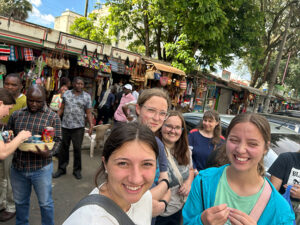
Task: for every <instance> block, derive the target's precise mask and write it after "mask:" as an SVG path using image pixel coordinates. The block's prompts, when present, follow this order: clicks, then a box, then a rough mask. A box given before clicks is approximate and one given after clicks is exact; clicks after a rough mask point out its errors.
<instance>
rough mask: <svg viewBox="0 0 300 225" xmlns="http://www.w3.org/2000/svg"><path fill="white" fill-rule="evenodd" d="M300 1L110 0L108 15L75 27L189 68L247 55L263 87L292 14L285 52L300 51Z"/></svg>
mask: <svg viewBox="0 0 300 225" xmlns="http://www.w3.org/2000/svg"><path fill="white" fill-rule="evenodd" d="M299 4H300V3H299V2H298V0H253V1H249V0H232V1H226V0H189V1H186V0H107V1H106V6H107V7H109V14H108V15H107V16H101V15H96V14H93V15H90V16H89V17H88V18H81V19H77V21H76V22H75V24H74V25H73V26H72V28H73V29H72V33H73V34H76V35H79V36H82V37H84V38H88V39H91V40H96V41H100V42H103V43H112V42H116V41H118V40H126V41H128V42H129V45H128V46H127V48H128V49H129V50H132V51H135V52H138V53H142V54H145V55H146V56H152V57H157V58H158V59H163V60H165V61H168V62H171V63H172V65H173V66H175V67H177V68H179V69H182V70H184V71H185V72H187V73H189V72H191V71H193V70H194V69H195V68H196V67H198V68H199V67H200V68H202V69H211V70H214V66H215V65H216V64H220V65H221V66H223V67H227V66H229V65H230V64H231V63H232V61H233V58H234V57H239V58H243V60H244V62H245V63H246V64H247V66H248V68H249V71H250V73H251V78H252V80H251V86H256V87H260V86H261V85H262V84H264V83H265V82H268V81H269V80H270V76H271V74H272V71H273V70H274V66H273V65H274V63H275V61H274V60H275V57H274V56H275V55H277V54H278V50H279V46H280V43H281V40H282V38H283V35H284V27H285V24H286V21H287V18H288V17H289V16H292V19H291V24H290V28H289V33H288V36H287V40H286V44H285V47H284V48H283V56H282V58H283V59H286V58H287V55H288V52H291V58H292V59H293V58H294V57H296V56H297V54H298V47H297V46H299V43H300V39H299V38H300V33H299V27H300V24H299V23H300V21H299V18H298V17H297V15H299V12H300V9H299ZM291 5H293V13H292V14H291V13H289V11H288V9H289V8H290V6H291ZM98 6H99V5H98ZM99 18H100V19H99ZM280 73H281V70H280Z"/></svg>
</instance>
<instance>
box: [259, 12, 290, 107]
mask: <svg viewBox="0 0 300 225" xmlns="http://www.w3.org/2000/svg"><path fill="white" fill-rule="evenodd" d="M290 12H291V9H290ZM291 18H292V16H289V17H288V20H287V22H286V25H285V30H284V35H283V38H282V41H281V44H280V47H279V52H278V55H277V58H276V64H275V68H274V70H273V73H272V74H271V77H270V82H269V85H268V86H269V89H268V94H267V96H266V101H265V104H264V108H263V112H264V113H267V112H268V109H269V105H270V100H271V96H272V95H273V90H274V85H275V82H276V77H277V74H278V70H279V64H280V60H281V58H282V54H283V48H284V45H285V42H286V37H287V35H288V31H289V28H290V25H291Z"/></svg>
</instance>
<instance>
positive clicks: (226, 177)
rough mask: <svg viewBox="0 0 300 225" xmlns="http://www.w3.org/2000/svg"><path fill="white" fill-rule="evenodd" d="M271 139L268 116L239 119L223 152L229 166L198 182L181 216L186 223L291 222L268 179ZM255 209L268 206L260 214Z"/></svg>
mask: <svg viewBox="0 0 300 225" xmlns="http://www.w3.org/2000/svg"><path fill="white" fill-rule="evenodd" d="M270 139H271V135H270V126H269V123H268V121H267V120H266V119H265V118H264V117H262V116H260V115H257V114H247V113H246V114H240V115H238V116H236V117H235V118H234V119H233V120H232V121H231V123H230V125H229V127H228V129H227V139H226V144H225V145H224V149H223V150H221V151H224V152H226V156H227V157H228V159H229V162H230V164H229V165H225V166H222V167H220V168H210V169H207V170H203V171H201V172H200V173H199V175H198V176H197V177H196V178H195V180H194V182H193V184H192V188H191V191H190V194H189V197H188V200H187V202H186V204H185V206H184V208H183V212H182V215H183V221H184V224H205V225H207V224H213V225H216V224H233V225H235V224H244V225H246V224H247V225H248V224H250V225H251V224H262V225H265V224H276V225H277V224H293V220H294V219H295V215H294V213H293V212H292V210H291V209H290V207H289V206H288V204H287V202H286V200H285V199H284V198H283V197H282V196H281V195H280V194H279V193H278V192H277V191H276V189H275V188H274V187H273V186H272V184H271V183H270V181H269V180H268V179H266V178H265V177H264V172H265V171H264V167H263V157H264V155H265V154H266V153H267V151H268V148H269V144H270ZM262 196H264V197H266V196H267V197H266V199H265V200H261V197H262ZM257 202H259V203H258V204H257ZM257 205H259V206H263V205H265V207H261V213H258V212H257ZM253 209H254V210H253Z"/></svg>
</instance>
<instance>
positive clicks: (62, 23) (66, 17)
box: [54, 10, 82, 33]
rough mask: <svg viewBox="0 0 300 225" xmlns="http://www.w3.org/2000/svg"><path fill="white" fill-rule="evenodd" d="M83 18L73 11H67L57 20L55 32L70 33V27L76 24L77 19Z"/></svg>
mask: <svg viewBox="0 0 300 225" xmlns="http://www.w3.org/2000/svg"><path fill="white" fill-rule="evenodd" d="M79 17H82V15H80V14H77V13H74V12H72V11H69V10H67V11H65V12H63V13H62V14H61V16H58V17H56V18H55V21H54V30H58V31H61V32H65V33H70V27H71V25H72V24H73V23H74V21H75V19H76V18H79Z"/></svg>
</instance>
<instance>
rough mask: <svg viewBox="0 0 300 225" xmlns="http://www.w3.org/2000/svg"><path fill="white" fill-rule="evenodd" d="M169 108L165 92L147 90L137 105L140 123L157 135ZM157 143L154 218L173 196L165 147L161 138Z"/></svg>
mask: <svg viewBox="0 0 300 225" xmlns="http://www.w3.org/2000/svg"><path fill="white" fill-rule="evenodd" d="M169 107H170V99H169V95H168V93H167V92H166V91H165V90H163V89H160V88H152V89H146V90H144V91H143V92H142V93H141V94H140V96H139V98H138V101H137V104H136V113H137V115H138V121H139V122H140V123H142V124H144V125H146V126H148V127H149V128H150V129H151V130H152V132H153V133H156V132H157V131H158V130H159V129H160V128H161V126H162V125H163V123H164V121H165V120H166V118H167V116H168V109H169ZM156 141H157V145H158V148H159V156H158V167H157V170H156V176H155V180H154V184H153V186H152V188H151V194H152V199H153V202H152V203H153V206H152V209H153V211H152V215H153V217H155V216H157V215H160V214H161V213H163V212H164V211H165V210H166V208H167V205H168V201H169V199H170V195H171V192H170V190H169V186H170V184H169V178H168V172H167V170H168V163H167V158H166V154H165V150H164V145H163V143H162V142H161V141H160V140H159V138H156ZM152 224H153V222H152Z"/></svg>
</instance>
